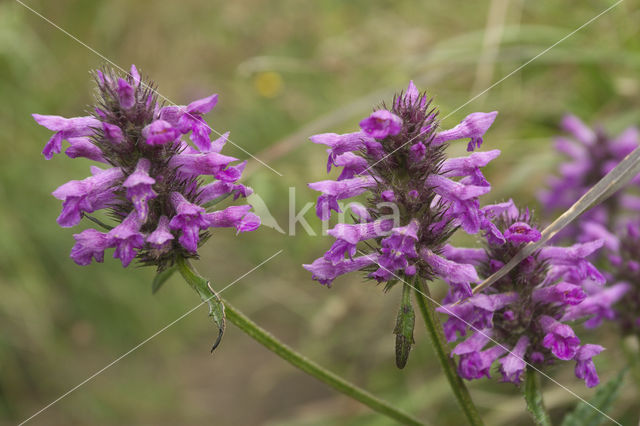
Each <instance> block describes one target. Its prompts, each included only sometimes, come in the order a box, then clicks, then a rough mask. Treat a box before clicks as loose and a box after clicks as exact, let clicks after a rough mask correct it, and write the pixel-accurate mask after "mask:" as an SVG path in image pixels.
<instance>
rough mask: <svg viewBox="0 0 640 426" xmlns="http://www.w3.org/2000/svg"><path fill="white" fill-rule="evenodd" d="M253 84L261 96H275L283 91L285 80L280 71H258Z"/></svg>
mask: <svg viewBox="0 0 640 426" xmlns="http://www.w3.org/2000/svg"><path fill="white" fill-rule="evenodd" d="M253 85H254V87H255V88H256V90H257V92H258V93H259V94H260V96H263V97H265V98H275V97H276V96H278V95H279V94H280V92H282V86H283V81H282V77H281V76H280V74H279V73H277V72H275V71H265V72H260V73H257V74H256V75H255V76H254V78H253Z"/></svg>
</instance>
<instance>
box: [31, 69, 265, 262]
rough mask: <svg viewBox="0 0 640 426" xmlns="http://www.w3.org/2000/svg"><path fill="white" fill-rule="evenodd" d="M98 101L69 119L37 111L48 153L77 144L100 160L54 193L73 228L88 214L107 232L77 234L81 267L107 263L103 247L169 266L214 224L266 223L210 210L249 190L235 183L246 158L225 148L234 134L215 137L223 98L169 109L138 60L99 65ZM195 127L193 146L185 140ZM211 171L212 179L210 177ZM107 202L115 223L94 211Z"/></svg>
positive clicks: (239, 210) (76, 149)
mask: <svg viewBox="0 0 640 426" xmlns="http://www.w3.org/2000/svg"><path fill="white" fill-rule="evenodd" d="M95 77H96V82H97V86H98V103H97V105H96V106H95V109H94V111H93V112H92V115H90V116H85V117H74V118H64V117H60V116H53V115H39V114H33V117H34V119H35V120H36V122H37V123H38V124H40V125H42V126H44V127H46V128H47V129H49V130H52V131H54V132H55V133H54V135H53V136H52V137H51V139H50V140H49V141H48V142H47V144H46V145H45V147H44V150H43V151H42V153H43V154H44V156H45V158H46V159H51V158H52V157H53V155H54V154H59V153H60V152H61V151H62V142H63V141H65V140H66V141H67V142H68V143H69V147H68V148H67V149H66V151H65V153H66V154H67V156H69V157H70V158H77V157H84V158H88V159H91V160H93V161H96V162H98V163H101V164H102V167H97V166H92V167H91V176H90V177H88V178H86V179H83V180H73V181H70V182H67V183H65V184H64V185H62V186H60V187H59V188H58V189H56V190H55V191H54V192H53V196H54V197H56V198H58V199H59V200H61V201H62V212H61V213H60V216H59V217H58V224H59V225H60V226H62V227H72V226H75V225H77V224H79V223H80V221H81V219H82V218H83V217H87V218H89V219H90V220H92V221H94V222H95V223H97V224H99V225H101V226H102V227H103V228H104V230H105V231H106V232H102V231H99V230H97V229H86V230H84V231H82V232H80V233H78V234H76V235H74V238H75V240H76V244H75V246H74V247H73V249H72V250H71V258H72V259H73V260H74V261H75V262H76V263H77V264H79V265H88V264H90V263H91V261H92V259H95V260H96V261H97V262H102V261H103V259H104V251H105V250H106V249H108V248H114V249H115V251H114V255H113V256H114V258H118V259H120V260H121V262H122V265H123V266H124V267H126V266H128V265H129V264H130V263H131V261H132V260H133V259H134V258H136V257H137V258H138V259H139V260H140V261H141V262H142V263H143V264H153V265H157V266H158V267H159V268H160V269H163V268H165V267H167V266H169V265H170V264H172V263H173V261H174V259H175V256H178V255H180V256H183V257H187V258H188V257H195V256H197V250H198V246H199V245H200V244H201V243H202V242H203V241H204V240H206V239H207V238H208V237H209V233H208V231H207V230H208V229H209V228H215V227H235V228H236V229H237V231H238V232H244V231H252V230H254V229H256V228H257V227H258V226H259V225H260V220H259V218H258V217H257V216H256V215H255V214H253V213H251V212H250V211H249V210H250V209H251V206H250V205H238V206H229V207H227V208H225V209H223V210H218V211H208V210H207V208H209V207H211V206H213V205H215V204H216V203H217V202H219V201H221V200H222V199H224V198H226V197H228V196H230V195H233V197H234V199H237V198H238V197H240V196H242V197H246V196H247V195H249V194H250V193H251V189H250V188H247V187H245V186H243V185H241V184H238V183H237V181H238V180H239V179H240V177H241V174H242V171H243V169H244V167H245V164H246V162H242V163H239V164H237V165H231V163H233V162H235V161H237V159H236V158H233V157H229V156H226V155H223V154H221V153H220V152H221V150H222V148H223V146H224V144H225V142H226V141H227V137H228V133H226V134H224V135H223V136H222V137H221V138H219V139H216V140H213V141H212V140H211V138H210V134H211V128H210V127H209V126H208V125H207V123H206V121H205V120H204V118H203V115H204V114H206V113H208V112H209V111H211V110H212V109H213V107H214V106H215V105H216V103H217V101H218V96H217V95H211V96H209V97H206V98H204V99H200V100H197V101H194V102H192V103H190V104H189V105H187V106H186V107H185V106H163V105H162V104H161V103H160V102H158V99H157V96H156V93H155V91H154V89H153V87H152V85H151V84H148V83H145V82H144V81H143V80H141V78H140V74H139V73H138V70H137V69H136V67H135V66H132V67H131V72H130V74H129V75H127V76H118V75H117V74H116V73H115V72H114V71H113V70H108V71H96V73H95ZM187 134H189V138H190V140H191V142H192V143H193V146H192V145H190V144H188V143H187V142H186V141H185V140H183V139H182V136H183V135H187ZM203 176H212V177H213V178H214V179H213V181H212V182H211V183H208V184H205V183H204V180H203V179H202V177H203ZM101 209H108V212H109V215H110V216H111V218H112V219H113V220H115V222H117V225H116V226H110V225H107V224H104V223H103V222H102V221H100V220H99V219H97V218H95V217H93V216H89V214H90V213H93V212H96V211H98V210H101Z"/></svg>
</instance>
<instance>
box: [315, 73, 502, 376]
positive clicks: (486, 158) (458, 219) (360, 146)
mask: <svg viewBox="0 0 640 426" xmlns="http://www.w3.org/2000/svg"><path fill="white" fill-rule="evenodd" d="M431 104H432V102H431V100H430V99H429V98H428V97H427V95H426V94H424V93H420V92H418V90H417V88H416V87H415V85H414V84H413V82H411V83H410V84H409V87H408V88H407V90H406V92H403V93H400V94H398V95H397V96H396V97H395V98H394V99H393V102H391V103H390V104H387V105H386V106H385V105H382V106H381V107H380V108H376V109H375V112H374V113H373V114H371V115H370V116H369V117H367V118H365V119H364V120H362V121H361V122H360V127H361V131H359V132H353V133H346V134H336V133H324V134H319V135H314V136H311V138H310V139H311V141H312V142H313V143H316V144H322V145H325V146H326V147H327V152H328V154H329V155H328V161H327V172H330V171H331V168H332V167H333V166H337V167H342V171H341V173H340V175H339V177H338V179H337V180H324V181H320V182H314V183H310V184H309V187H310V188H311V189H313V190H315V191H319V192H320V193H321V195H320V196H319V197H318V201H317V203H316V214H317V215H318V217H319V218H320V219H321V220H323V221H328V220H329V219H330V218H331V211H332V210H333V211H336V212H338V213H341V212H342V209H343V207H341V204H342V203H345V204H346V203H348V201H346V200H347V199H351V198H353V197H360V200H361V201H357V203H359V202H362V204H363V207H360V208H358V209H357V210H356V209H352V212H353V213H354V215H353V216H354V219H355V220H359V221H360V223H356V224H338V225H336V226H335V227H334V228H333V229H331V230H330V231H329V235H331V236H332V237H334V238H335V242H334V243H333V245H332V246H331V247H330V248H329V249H328V250H327V251H326V252H325V253H324V255H323V256H321V257H320V258H319V259H317V260H316V261H314V262H313V263H312V264H310V265H304V267H305V268H306V269H308V270H309V271H311V272H312V274H313V279H315V280H318V281H320V283H322V284H326V285H329V284H331V283H332V282H333V280H334V279H335V278H337V277H338V276H340V275H342V274H345V273H348V272H353V271H361V272H363V273H365V275H366V277H367V278H369V279H373V280H375V281H377V282H379V283H385V290H390V289H391V288H392V287H393V286H395V285H396V284H397V283H403V282H406V280H408V279H411V280H419V281H432V280H434V279H436V278H441V279H443V280H444V281H445V282H446V283H447V284H449V286H450V295H452V296H450V297H451V298H460V297H469V296H470V295H471V284H472V283H476V282H478V281H479V278H478V274H477V272H476V269H475V267H474V263H479V262H480V260H479V259H480V258H481V256H478V255H477V253H473V256H472V257H469V258H465V257H464V256H461V255H460V253H455V248H452V247H451V246H450V245H448V244H447V242H448V240H449V238H450V237H451V236H452V234H453V233H454V232H455V231H456V230H457V229H458V228H461V229H462V230H464V231H466V232H467V233H470V234H475V233H478V232H479V231H480V230H481V229H483V230H484V229H488V228H489V223H490V221H489V219H488V214H485V213H484V212H483V211H482V208H481V206H480V201H479V197H480V196H482V195H485V194H487V193H488V192H489V191H490V190H491V186H490V185H489V182H488V181H487V179H486V178H485V177H484V175H483V174H482V172H481V169H482V168H483V167H485V166H486V165H487V164H488V163H489V162H490V161H491V160H493V159H495V158H496V157H497V156H498V155H499V153H500V152H499V151H498V150H494V151H489V152H477V153H473V154H471V155H469V156H468V157H460V158H452V159H447V157H446V150H447V147H448V144H447V143H446V142H447V141H449V140H454V139H463V138H471V140H472V144H473V145H474V146H477V145H480V143H481V142H482V137H483V135H484V134H485V132H486V131H487V129H488V128H489V126H490V125H491V123H492V122H493V120H494V119H495V116H496V113H490V114H483V113H477V114H472V115H470V116H469V117H467V119H465V120H464V121H463V123H461V124H460V125H458V126H456V128H455V129H452V130H450V131H445V132H441V133H437V132H436V129H437V128H438V122H437V116H438V111H437V110H436V108H435V107H433V106H432V105H431ZM389 105H391V106H392V107H389ZM355 203H356V201H355V200H354V201H353V204H355ZM349 204H350V205H352V203H349ZM340 217H342V216H340ZM500 237H501V238H502V239H503V240H504V238H503V237H502V234H500ZM449 256H451V257H449ZM402 285H404V284H401V286H402ZM489 299H491V298H489ZM456 300H457V299H456ZM490 301H492V300H490ZM487 303H490V302H487ZM409 305H410V304H409ZM409 305H407V304H406V303H405V302H403V305H402V306H403V308H401V310H402V309H406V310H410V309H411V307H410V306H409ZM484 308H487V309H489V310H484V311H482V309H480V308H477V309H476V308H475V307H473V309H467V308H464V309H467V310H469V311H470V312H469V314H470V315H471V316H472V318H471V319H472V320H473V321H475V322H477V323H478V324H490V322H491V316H492V315H493V312H492V311H491V309H492V307H491V306H484ZM495 309H497V308H495ZM398 318H399V321H400V316H399V317H398ZM448 327H449V330H448V331H447V335H448V337H451V336H452V335H453V336H455V335H456V333H457V332H463V331H464V329H465V328H464V327H460V324H458V323H455V322H452V323H450V324H449V325H448ZM396 334H397V335H398V332H396ZM398 336H399V335H398ZM401 341H404V342H405V343H406V341H412V339H409V338H408V337H407V336H403V338H402V339H401ZM396 344H398V340H396ZM400 352H402V353H408V352H406V348H404V349H403V350H402V351H400ZM400 352H398V350H396V353H397V354H398V353H400ZM476 355H477V354H476ZM476 355H473V356H470V357H469V358H468V359H467V360H466V361H465V362H466V363H468V368H466V370H465V371H468V372H469V374H470V375H477V374H488V372H487V371H488V370H486V368H485V367H486V365H485V364H486V362H487V360H489V359H491V356H497V355H498V351H497V350H492V351H490V352H489V353H487V354H482V356H479V357H478V356H476ZM405 362H406V358H405V359H404V360H402V361H401V362H400V363H399V364H398V365H400V364H402V365H404V363H405ZM397 363H398V360H397ZM472 370H473V372H472Z"/></svg>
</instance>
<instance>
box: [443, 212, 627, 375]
mask: <svg viewBox="0 0 640 426" xmlns="http://www.w3.org/2000/svg"><path fill="white" fill-rule="evenodd" d="M496 225H497V226H498V228H499V229H501V230H503V235H504V237H505V240H506V241H505V242H504V243H498V242H495V241H491V240H490V239H487V241H486V246H485V248H478V249H471V248H464V249H461V248H453V247H447V248H446V250H445V253H447V255H448V256H449V257H450V258H452V259H454V260H458V259H466V260H469V259H473V260H474V264H475V266H476V267H477V269H478V271H479V274H480V276H481V277H485V278H486V277H488V276H489V275H491V274H492V273H493V272H495V271H497V270H498V269H500V268H501V267H502V266H504V264H505V263H506V262H508V261H509V260H510V259H511V258H512V257H513V256H514V255H515V254H516V253H517V252H518V251H519V250H520V249H521V248H522V247H523V246H524V245H525V244H527V243H529V242H532V241H537V240H539V239H540V232H539V231H538V230H537V228H536V226H535V225H534V224H533V222H532V218H531V214H530V213H529V211H528V210H525V211H519V210H518V209H517V208H516V207H515V205H513V203H511V202H509V203H504V204H503V205H502V209H501V212H500V214H499V216H498V217H497V218H496ZM602 245H603V240H594V241H590V242H586V243H578V244H575V245H573V246H570V247H556V246H547V247H544V248H542V249H540V250H539V251H537V252H536V253H534V254H533V255H531V256H529V257H528V258H526V259H525V260H523V261H522V262H521V263H520V264H519V265H518V266H517V267H515V268H514V269H513V270H512V271H511V272H510V273H509V274H507V275H506V276H505V277H503V278H502V279H500V280H499V281H497V282H496V283H494V284H493V286H491V287H489V288H487V289H485V290H484V291H483V292H481V293H478V294H476V295H474V296H472V297H470V298H467V299H465V300H464V301H462V302H461V303H457V304H456V303H452V302H457V301H459V300H461V297H460V296H459V295H455V294H449V296H448V302H450V303H449V304H447V305H444V306H442V307H440V308H438V310H439V311H440V312H443V313H445V314H448V315H449V319H448V320H447V322H446V323H445V324H444V329H445V335H446V337H447V339H448V340H449V341H455V340H457V339H458V333H460V336H461V337H466V339H464V340H463V341H462V342H460V343H458V344H457V346H456V347H455V348H454V350H453V351H452V356H453V355H457V356H458V357H459V359H458V371H459V374H460V375H461V376H462V377H464V378H466V379H469V380H471V379H479V378H481V377H483V376H486V377H489V376H490V370H491V366H492V365H493V364H494V363H495V362H496V361H497V362H498V364H499V371H500V373H501V375H502V379H503V380H504V381H508V382H512V383H516V384H519V383H520V382H521V378H522V373H523V372H524V370H525V368H526V366H527V364H531V365H533V366H536V367H537V368H539V369H542V368H543V367H544V366H545V365H550V364H553V363H555V362H556V361H557V360H563V361H568V360H574V361H575V362H576V365H575V374H576V376H577V377H578V378H581V379H584V380H585V382H586V385H587V386H588V387H593V386H596V385H597V384H598V383H599V380H598V375H597V373H596V370H595V366H594V364H593V361H592V358H593V357H594V356H595V355H597V354H598V353H600V352H601V351H602V350H604V348H603V347H602V346H599V345H594V344H581V341H580V339H579V338H578V337H577V336H576V334H575V333H574V331H573V329H572V328H571V326H570V325H569V324H568V323H569V322H572V321H576V320H583V319H586V320H587V321H586V323H585V324H586V325H587V326H596V325H598V324H599V323H600V322H601V320H602V318H607V317H609V316H610V313H611V312H612V310H611V306H612V304H613V303H615V302H616V301H618V300H619V299H620V298H621V297H622V296H623V295H624V293H625V292H626V291H627V285H626V284H623V283H620V284H616V285H614V286H611V287H604V286H603V285H604V283H605V276H604V275H603V274H602V273H600V271H598V269H596V267H595V266H594V265H593V264H592V263H591V262H590V261H589V260H588V259H587V258H588V257H589V256H590V255H591V254H592V253H594V252H595V251H596V250H598V249H599V248H601V247H602ZM469 331H471V333H470V335H469V336H468V334H469Z"/></svg>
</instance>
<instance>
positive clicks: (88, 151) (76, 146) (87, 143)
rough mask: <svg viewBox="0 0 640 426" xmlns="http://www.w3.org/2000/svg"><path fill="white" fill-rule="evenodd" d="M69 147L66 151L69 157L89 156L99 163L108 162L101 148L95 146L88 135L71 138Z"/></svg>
mask: <svg viewBox="0 0 640 426" xmlns="http://www.w3.org/2000/svg"><path fill="white" fill-rule="evenodd" d="M67 140H68V141H69V148H67V150H66V151H65V152H64V153H65V154H67V157H69V158H78V157H83V158H88V159H89V160H93V161H97V162H99V163H106V162H107V160H105V159H104V157H103V156H102V151H101V150H100V148H98V147H97V146H95V145H94V144H93V143H92V142H91V140H89V138H87V137H79V138H69V139H67Z"/></svg>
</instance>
